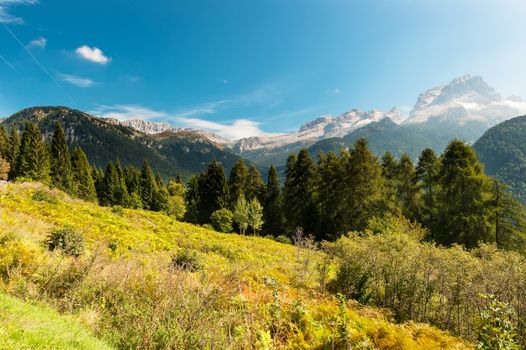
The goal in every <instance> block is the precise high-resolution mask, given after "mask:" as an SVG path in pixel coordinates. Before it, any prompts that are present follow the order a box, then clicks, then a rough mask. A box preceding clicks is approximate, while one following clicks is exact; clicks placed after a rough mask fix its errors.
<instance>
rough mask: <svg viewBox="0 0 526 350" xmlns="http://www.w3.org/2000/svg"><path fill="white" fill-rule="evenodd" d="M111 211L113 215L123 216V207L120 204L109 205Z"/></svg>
mask: <svg viewBox="0 0 526 350" xmlns="http://www.w3.org/2000/svg"><path fill="white" fill-rule="evenodd" d="M111 212H112V213H113V214H115V215H119V216H123V215H124V208H123V207H122V206H120V205H115V206H113V207H111Z"/></svg>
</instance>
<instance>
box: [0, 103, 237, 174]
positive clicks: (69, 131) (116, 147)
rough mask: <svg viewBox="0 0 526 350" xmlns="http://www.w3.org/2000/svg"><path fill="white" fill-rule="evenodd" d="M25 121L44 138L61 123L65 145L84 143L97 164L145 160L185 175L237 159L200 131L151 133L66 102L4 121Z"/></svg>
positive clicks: (15, 124)
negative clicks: (32, 124)
mask: <svg viewBox="0 0 526 350" xmlns="http://www.w3.org/2000/svg"><path fill="white" fill-rule="evenodd" d="M26 121H32V122H34V123H36V124H37V125H38V126H39V128H40V130H41V131H42V133H43V135H44V137H46V138H47V139H49V138H50V137H51V136H52V134H53V130H54V127H55V124H56V123H57V122H59V123H61V124H62V125H63V126H64V130H65V133H66V137H67V140H68V143H69V145H70V146H71V147H75V146H80V147H82V148H83V149H84V151H85V152H86V154H87V156H88V159H89V161H90V162H91V163H93V164H96V165H97V166H99V167H105V166H106V165H107V164H108V162H110V161H113V160H116V159H119V160H120V161H121V163H122V164H123V165H134V166H137V167H140V166H142V162H143V160H144V159H146V160H147V161H148V162H149V163H150V165H151V166H152V168H153V169H154V170H155V171H156V172H157V171H158V172H160V173H161V174H162V175H163V176H164V177H170V176H175V175H177V174H180V175H183V176H186V177H188V176H189V175H191V174H193V173H196V172H200V171H202V170H203V169H204V168H205V167H206V164H208V162H210V161H211V160H212V159H214V158H215V159H217V160H218V161H221V162H223V164H224V166H225V167H226V168H227V169H230V167H232V166H233V164H234V163H235V162H236V160H237V159H239V157H238V156H236V155H234V154H233V153H231V152H228V151H225V150H223V149H221V148H219V147H218V146H216V145H215V144H214V143H212V142H210V141H208V140H207V139H206V138H204V137H202V136H199V135H198V134H194V133H191V132H183V131H181V132H167V133H165V134H159V135H154V136H150V135H146V134H144V133H142V132H139V131H137V130H135V129H132V128H130V127H126V126H123V125H120V124H117V123H115V121H111V120H105V119H101V118H97V117H95V116H92V115H89V114H87V113H84V112H81V111H77V110H73V109H70V108H66V107H33V108H28V109H24V110H22V111H20V112H18V113H16V114H14V115H12V116H11V117H9V118H7V119H5V120H4V121H3V122H2V124H3V125H5V126H6V127H7V128H10V127H17V128H19V129H22V128H23V126H24V123H25V122H26Z"/></svg>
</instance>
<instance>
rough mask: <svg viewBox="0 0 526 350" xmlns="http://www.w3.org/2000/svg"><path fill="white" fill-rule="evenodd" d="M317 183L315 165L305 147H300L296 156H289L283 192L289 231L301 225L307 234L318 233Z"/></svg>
mask: <svg viewBox="0 0 526 350" xmlns="http://www.w3.org/2000/svg"><path fill="white" fill-rule="evenodd" d="M317 183H318V180H317V171H316V165H315V164H314V162H313V161H312V158H311V156H310V154H309V152H308V151H307V150H306V149H302V150H301V151H300V152H299V154H298V157H297V158H296V157H294V156H290V157H289V159H288V161H287V178H286V180H285V187H284V190H283V192H284V203H285V204H284V205H285V208H286V210H285V218H286V221H287V226H288V229H289V231H290V232H293V231H294V230H295V228H296V227H302V228H303V230H304V231H305V232H307V233H308V234H317V233H318V231H317V228H318V210H317V202H316V185H317Z"/></svg>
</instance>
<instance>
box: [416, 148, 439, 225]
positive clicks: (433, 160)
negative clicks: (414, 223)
mask: <svg viewBox="0 0 526 350" xmlns="http://www.w3.org/2000/svg"><path fill="white" fill-rule="evenodd" d="M439 163H440V162H439V160H438V157H437V156H436V154H435V152H434V151H433V150H432V149H430V148H426V149H425V150H423V151H422V153H421V154H420V157H419V158H418V164H417V166H416V178H417V181H418V186H419V189H420V193H421V201H420V209H419V214H420V215H419V216H420V219H419V221H420V222H421V223H422V224H423V225H424V226H425V227H427V228H428V229H431V227H433V226H434V223H435V219H436V194H437V191H438V188H437V186H438V170H439V167H440V164H439ZM431 233H432V232H431Z"/></svg>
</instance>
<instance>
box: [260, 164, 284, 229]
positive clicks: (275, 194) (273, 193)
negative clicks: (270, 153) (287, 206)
mask: <svg viewBox="0 0 526 350" xmlns="http://www.w3.org/2000/svg"><path fill="white" fill-rule="evenodd" d="M282 210H283V197H282V195H281V188H280V184H279V178H278V171H277V170H276V167H275V166H274V165H272V166H271V167H270V169H269V171H268V179H267V195H266V198H265V205H264V206H263V218H264V224H263V231H264V232H265V233H267V234H272V235H275V236H278V235H280V234H281V233H282V232H283V211H282Z"/></svg>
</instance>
